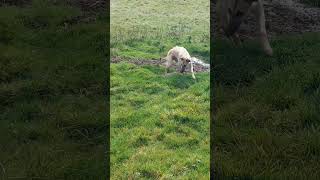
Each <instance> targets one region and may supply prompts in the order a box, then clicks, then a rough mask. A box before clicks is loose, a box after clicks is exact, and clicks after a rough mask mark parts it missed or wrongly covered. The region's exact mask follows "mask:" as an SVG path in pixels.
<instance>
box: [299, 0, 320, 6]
mask: <svg viewBox="0 0 320 180" xmlns="http://www.w3.org/2000/svg"><path fill="white" fill-rule="evenodd" d="M301 2H302V3H305V4H309V5H311V6H316V7H320V1H319V0H301Z"/></svg>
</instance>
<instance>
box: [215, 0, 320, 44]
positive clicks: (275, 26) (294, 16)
mask: <svg viewBox="0 0 320 180" xmlns="http://www.w3.org/2000/svg"><path fill="white" fill-rule="evenodd" d="M211 5H212V7H213V8H212V9H211V18H212V19H211V20H212V21H213V23H214V30H213V31H214V35H218V34H219V32H217V31H216V30H217V23H216V11H215V3H214V2H212V4H211ZM264 10H265V15H266V28H267V32H268V35H269V36H271V37H272V36H277V35H281V34H292V33H303V32H320V8H317V7H312V6H309V5H305V4H301V3H299V2H298V1H297V0H264ZM239 34H240V37H249V38H252V36H254V35H255V34H256V19H255V18H254V16H253V15H249V17H248V18H247V19H246V20H245V21H244V22H243V23H242V25H241V26H240V30H239Z"/></svg>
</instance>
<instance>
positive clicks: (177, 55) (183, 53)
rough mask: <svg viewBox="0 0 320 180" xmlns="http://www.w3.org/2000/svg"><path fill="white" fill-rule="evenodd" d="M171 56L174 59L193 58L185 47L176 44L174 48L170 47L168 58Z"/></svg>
mask: <svg viewBox="0 0 320 180" xmlns="http://www.w3.org/2000/svg"><path fill="white" fill-rule="evenodd" d="M168 57H171V58H172V59H173V60H179V59H181V58H185V59H191V56H190V54H189V53H188V51H187V50H186V49H185V48H184V47H180V46H175V47H174V48H172V49H170V50H169V52H168V54H167V58H168Z"/></svg>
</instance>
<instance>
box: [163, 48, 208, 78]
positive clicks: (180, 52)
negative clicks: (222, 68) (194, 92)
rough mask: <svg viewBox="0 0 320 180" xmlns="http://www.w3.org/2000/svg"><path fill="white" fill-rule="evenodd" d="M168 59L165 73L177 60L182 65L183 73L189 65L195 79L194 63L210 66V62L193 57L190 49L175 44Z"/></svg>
mask: <svg viewBox="0 0 320 180" xmlns="http://www.w3.org/2000/svg"><path fill="white" fill-rule="evenodd" d="M165 60H166V70H165V73H166V74H167V73H168V70H169V68H170V67H171V66H172V65H173V62H174V61H175V62H176V63H178V64H179V65H180V72H181V73H183V72H184V71H185V69H186V67H187V66H188V65H189V67H190V71H191V73H192V78H193V79H195V78H196V77H195V75H194V71H193V64H194V63H196V64H200V65H203V66H205V67H209V64H205V63H203V62H202V61H201V60H199V59H197V58H195V57H191V56H190V54H189V53H188V51H187V50H186V49H185V48H184V47H179V46H175V47H173V48H172V49H170V50H169V52H168V54H167V57H166V58H165Z"/></svg>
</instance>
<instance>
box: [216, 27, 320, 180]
mask: <svg viewBox="0 0 320 180" xmlns="http://www.w3.org/2000/svg"><path fill="white" fill-rule="evenodd" d="M215 42H216V43H215V44H214V45H213V46H214V47H213V49H214V51H215V53H216V58H215V62H214V64H215V65H216V68H215V72H214V73H213V74H214V75H215V76H214V82H215V85H214V87H213V91H214V94H215V103H216V104H215V105H216V108H215V109H216V111H215V113H214V114H215V116H214V125H213V126H214V137H213V149H214V152H213V159H214V164H215V166H214V167H215V171H216V173H217V176H218V177H221V178H224V177H227V176H237V177H251V178H257V179H259V178H260V179H263V178H266V179H317V177H319V176H320V171H319V170H318V169H319V168H320V164H319V160H320V159H319V157H320V156H319V154H320V143H319V139H320V134H319V128H320V109H319V108H320V104H319V102H320V101H319V100H320V73H319V69H320V62H319V59H320V53H319V46H320V43H319V42H320V34H319V33H307V34H304V35H296V36H283V37H278V38H276V39H274V40H272V42H271V44H272V46H273V48H274V52H275V54H274V56H273V57H265V56H264V55H263V53H261V51H260V50H259V49H257V48H256V47H257V46H256V44H255V43H251V42H248V43H246V44H245V46H244V47H243V48H234V47H232V46H230V44H229V43H227V42H225V41H221V40H216V41H215Z"/></svg>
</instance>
